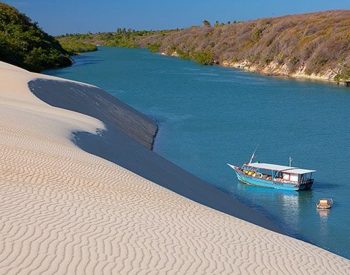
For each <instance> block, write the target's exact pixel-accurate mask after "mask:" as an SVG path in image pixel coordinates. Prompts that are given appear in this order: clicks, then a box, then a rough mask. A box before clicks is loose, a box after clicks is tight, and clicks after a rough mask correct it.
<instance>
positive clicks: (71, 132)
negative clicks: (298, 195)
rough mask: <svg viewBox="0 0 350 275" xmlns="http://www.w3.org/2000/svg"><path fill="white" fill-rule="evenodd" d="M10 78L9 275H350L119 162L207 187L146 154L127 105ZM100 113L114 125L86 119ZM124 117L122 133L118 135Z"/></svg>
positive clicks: (2, 205) (6, 95)
mask: <svg viewBox="0 0 350 275" xmlns="http://www.w3.org/2000/svg"><path fill="white" fill-rule="evenodd" d="M0 72H1V73H0V80H1V81H0V99H1V100H0V105H1V108H0V126H1V128H0V152H1V154H0V159H1V162H0V194H1V199H0V209H1V211H2V212H1V218H2V221H3V222H2V226H1V227H0V233H1V234H0V235H1V236H2V237H1V239H0V240H1V243H2V247H3V250H2V251H0V257H1V259H2V261H1V265H0V273H4V274H8V273H17V274H27V273H29V272H33V273H46V274H67V273H68V274H74V273H78V274H81V273H82V274H125V273H130V272H135V273H136V272H144V273H151V272H159V273H166V272H173V273H181V274H185V273H187V274H204V273H206V274H214V273H216V274H237V273H242V274H249V273H259V274H261V273H275V274H318V273H336V274H348V273H349V272H350V261H349V260H348V259H345V258H343V257H340V256H337V255H335V254H333V253H330V252H328V251H326V250H324V249H321V248H319V247H317V246H314V245H311V244H308V243H305V242H303V241H300V240H297V239H294V238H291V237H288V236H285V235H282V234H279V233H276V232H273V231H270V230H267V229H264V228H262V227H259V226H256V225H254V224H252V223H249V222H246V221H244V220H241V219H238V218H236V217H233V216H230V215H227V214H224V213H222V212H219V211H215V210H213V209H211V208H209V207H206V206H203V205H202V204H199V203H196V202H194V201H192V200H189V199H187V198H185V197H183V196H180V195H178V194H176V193H174V192H172V191H170V190H169V189H167V188H164V187H162V186H160V185H158V184H156V183H154V182H152V181H149V180H148V179H146V178H144V177H141V176H139V175H137V174H135V173H134V172H132V171H130V170H128V169H125V168H123V167H122V166H123V165H121V164H116V161H117V160H118V161H122V160H124V164H127V165H132V166H134V167H135V168H141V169H143V170H142V171H139V172H144V173H145V172H148V173H149V174H148V175H149V176H153V177H160V178H162V175H160V174H159V172H163V173H164V172H165V171H168V172H169V173H170V172H171V171H172V172H173V173H172V174H169V173H166V174H165V176H164V175H163V178H164V180H165V181H166V182H165V183H168V184H175V185H176V186H178V185H180V184H183V185H184V186H183V187H187V188H188V189H187V190H186V191H187V192H190V191H193V189H192V187H193V185H192V184H196V179H195V177H193V176H192V175H190V174H188V173H187V172H185V171H182V169H180V168H176V167H174V165H172V164H171V163H169V162H167V161H166V160H164V159H163V158H161V157H159V156H156V154H155V153H154V152H152V151H150V150H149V149H148V148H147V146H149V144H150V143H149V139H148V138H149V136H150V134H151V133H152V130H154V126H153V124H152V122H151V121H150V120H149V119H148V118H147V117H145V116H143V115H142V114H139V113H138V112H133V111H132V110H131V109H130V107H128V106H121V105H117V106H118V107H121V108H116V107H117V106H111V105H107V106H106V107H109V108H111V109H109V108H101V106H103V102H105V99H106V98H105V97H104V96H103V95H102V94H101V93H99V92H98V88H96V87H94V86H91V85H88V84H83V83H78V82H73V81H68V80H63V79H59V78H54V77H49V76H44V75H39V74H33V73H30V72H28V71H25V70H22V69H19V68H17V67H14V66H11V65H8V64H6V63H1V62H0ZM42 78H44V80H40V81H39V82H38V79H42ZM34 79H36V80H34ZM32 81H36V83H39V85H38V86H35V87H34V90H36V91H35V92H37V93H40V94H41V96H42V97H45V99H46V100H47V101H50V102H51V101H52V102H54V103H55V104H58V105H59V104H62V106H57V107H54V106H51V105H50V104H48V103H45V101H43V100H42V99H40V98H38V97H36V96H35V95H34V94H33V93H32V92H31V90H30V89H29V86H28V83H32V84H33V82H32ZM32 87H33V86H32ZM39 90H40V91H39ZM67 95H69V96H70V97H69V98H67V97H66V96H67ZM101 96H102V98H101ZM91 98H95V101H93V102H91ZM96 103H98V104H96ZM86 104H87V105H86ZM99 104H102V105H99ZM112 105H113V104H112ZM69 106H70V107H71V108H74V110H67V109H68V107H69ZM90 106H94V108H93V110H92V112H93V114H94V115H96V116H98V117H99V118H103V119H104V121H102V120H100V119H96V118H95V117H93V116H91V113H90V115H87V114H84V111H86V112H91V108H90ZM63 107H65V109H63ZM111 110H112V112H110V111H111ZM115 112H117V114H118V115H119V118H118V119H117V120H116V121H115V122H116V123H119V124H118V127H117V126H115V127H114V128H112V127H113V124H112V122H113V121H114V119H115V116H114V115H115V114H116V113H115ZM113 114H114V115H113ZM127 114H128V115H127ZM130 123H131V124H132V125H133V126H132V127H130ZM136 125H139V126H140V127H139V128H135V127H136ZM76 133H79V134H78V136H77V134H76ZM74 137H76V138H74ZM74 141H75V142H74ZM77 144H78V145H79V146H80V147H81V148H83V149H84V150H85V151H84V150H81V149H80V148H79V147H78V146H77ZM86 151H93V152H90V153H88V152H86ZM99 154H100V155H101V156H103V155H104V156H105V157H106V154H107V156H108V155H109V157H111V158H113V159H114V162H113V161H112V162H111V161H108V160H106V159H104V158H102V157H99ZM157 166H158V167H157ZM155 168H157V170H154V169H155ZM185 176H186V177H185ZM186 179H187V180H190V181H186ZM192 180H193V182H192ZM169 181H170V183H169ZM188 182H190V183H191V186H188V184H186V183H188ZM198 184H199V183H198ZM198 186H199V185H198ZM208 188H209V187H208ZM195 191H196V194H197V191H198V190H195ZM199 191H200V190H199ZM213 195H215V194H214V193H211V194H209V196H208V197H209V198H211V199H212V196H213ZM221 203H222V205H225V202H223V201H221ZM233 207H240V205H239V204H236V205H235V206H233ZM242 209H244V206H243V208H242ZM233 210H236V211H239V210H241V209H233Z"/></svg>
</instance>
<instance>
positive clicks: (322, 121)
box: [47, 48, 350, 258]
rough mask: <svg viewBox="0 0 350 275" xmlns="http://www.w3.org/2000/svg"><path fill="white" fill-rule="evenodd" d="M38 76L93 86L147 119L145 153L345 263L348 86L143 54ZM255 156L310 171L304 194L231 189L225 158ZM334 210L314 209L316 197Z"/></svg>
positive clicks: (106, 55) (349, 182) (349, 253)
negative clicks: (153, 136)
mask: <svg viewBox="0 0 350 275" xmlns="http://www.w3.org/2000/svg"><path fill="white" fill-rule="evenodd" d="M75 60H76V64H75V65H74V66H73V67H70V68H65V69H60V70H54V71H48V72H47V73H48V74H52V75H56V76H61V77H64V78H68V79H74V80H79V81H84V82H88V83H93V84H95V85H98V86H100V87H102V88H104V89H105V90H106V91H108V92H110V93H111V94H113V95H115V96H117V97H118V98H120V99H121V100H123V101H125V102H127V103H128V104H130V105H132V106H133V107H135V108H136V109H138V110H140V111H142V112H144V113H146V114H148V115H150V116H152V117H154V118H155V119H156V120H157V121H158V122H159V125H160V131H159V135H158V137H157V140H156V144H155V151H156V152H158V153H159V154H161V155H163V156H164V157H166V158H168V159H169V160H171V161H173V162H175V163H176V164H178V165H180V166H181V167H183V168H185V169H187V170H189V171H191V172H193V173H194V174H196V175H197V176H199V177H201V178H203V179H205V180H207V181H209V182H210V183H212V184H214V185H216V186H217V187H218V188H220V189H223V190H225V191H226V192H228V193H231V194H232V196H238V197H239V198H240V199H241V200H243V201H244V202H245V203H247V204H248V205H250V206H251V207H253V208H256V209H259V210H260V211H266V212H268V213H269V215H271V216H272V217H274V219H275V221H276V222H277V223H279V224H281V225H282V226H283V227H285V228H287V231H289V232H294V234H297V235H298V236H299V237H300V238H301V239H304V240H307V241H309V242H312V243H314V244H316V245H318V246H321V247H323V248H326V249H328V250H331V251H333V252H335V253H337V254H340V255H343V256H345V257H347V258H350V234H349V231H350V215H349V210H350V178H349V177H348V171H349V169H348V166H349V164H350V162H349V160H350V89H349V88H341V87H337V86H333V85H328V84H321V83H313V82H301V81H293V80H283V79H277V78H271V77H263V76H260V75H256V74H251V73H246V72H241V71H237V70H231V69H225V68H220V67H205V66H200V65H197V64H195V63H192V62H190V61H184V60H180V59H176V58H171V57H164V56H160V55H157V54H151V53H149V52H148V51H146V50H140V49H118V48H100V50H99V51H98V52H93V53H87V54H83V55H81V56H78V57H76V58H75ZM258 144H259V149H258V152H257V159H258V160H259V161H264V162H272V163H279V164H286V165H287V164H288V157H289V156H292V157H293V158H294V163H293V165H295V166H300V167H303V168H311V169H316V170H317V173H316V182H315V184H314V188H313V190H312V191H309V192H300V193H298V192H291V191H275V190H270V189H263V188H259V187H250V186H246V185H243V184H241V183H239V182H238V181H237V180H236V178H235V176H234V173H233V171H232V170H230V169H229V167H228V166H227V165H226V163H227V162H231V163H234V164H241V163H243V162H246V161H247V160H248V159H249V157H250V155H251V153H252V151H253V150H254V148H255V147H256V146H257V145H258ZM322 197H332V198H333V199H334V201H335V204H334V207H333V208H332V209H331V210H330V211H329V212H318V211H317V210H316V209H315V203H316V202H317V200H318V199H319V198H322Z"/></svg>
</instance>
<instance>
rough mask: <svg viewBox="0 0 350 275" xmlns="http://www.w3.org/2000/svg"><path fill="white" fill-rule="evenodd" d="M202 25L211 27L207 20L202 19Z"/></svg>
mask: <svg viewBox="0 0 350 275" xmlns="http://www.w3.org/2000/svg"><path fill="white" fill-rule="evenodd" d="M203 26H204V27H211V24H210V22H209V21H208V20H203Z"/></svg>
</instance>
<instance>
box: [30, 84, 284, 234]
mask: <svg viewBox="0 0 350 275" xmlns="http://www.w3.org/2000/svg"><path fill="white" fill-rule="evenodd" d="M72 85H74V84H72V83H69V85H67V83H65V82H62V81H55V80H42V79H36V80H34V81H31V82H29V88H30V90H31V91H32V93H33V94H34V95H35V96H37V97H38V98H39V99H41V100H43V101H44V102H46V103H47V104H49V105H51V106H54V107H58V108H64V109H67V110H70V111H76V112H79V113H82V114H85V115H92V116H93V117H94V118H96V119H99V120H101V121H102V122H103V123H104V125H105V126H106V129H105V130H104V131H103V132H101V133H100V135H98V136H96V135H93V134H87V133H84V132H76V133H75V134H74V141H75V144H76V145H77V146H78V147H80V148H81V149H83V150H84V151H86V152H89V153H91V154H93V155H97V156H100V157H102V158H104V159H106V160H108V161H111V162H113V163H115V164H118V165H121V166H122V167H124V168H126V169H128V170H130V171H132V172H134V173H136V174H138V175H140V176H142V177H144V178H146V179H148V180H150V181H152V182H155V183H157V184H159V185H160V186H163V187H165V188H167V189H169V190H172V191H174V192H176V193H177V194H179V195H182V196H184V197H186V198H189V199H191V200H193V201H195V202H198V203H201V204H203V205H205V206H208V207H211V208H213V209H216V210H218V211H221V212H223V213H226V214H229V215H231V216H234V217H237V218H240V219H243V220H246V221H248V222H251V223H254V224H257V225H259V226H262V227H264V228H267V229H269V230H272V231H275V232H279V233H285V234H286V235H287V233H286V232H282V230H281V228H279V226H277V225H276V224H275V223H274V222H272V221H271V220H269V219H268V218H266V216H265V215H263V214H261V213H258V212H257V211H255V210H253V209H251V208H249V207H247V206H246V205H244V204H243V203H242V202H240V201H238V200H237V199H236V198H234V197H232V196H230V194H228V193H226V192H224V191H221V190H220V189H218V188H216V187H215V186H213V185H211V184H209V183H207V182H205V181H204V180H201V179H200V178H198V177H196V176H194V175H192V174H191V173H190V172H187V171H185V170H183V169H182V168H180V167H178V166H177V165H175V164H173V163H172V162H170V161H168V160H166V159H164V158H163V157H161V156H160V155H158V154H156V153H155V152H153V151H152V148H153V145H154V142H155V138H154V137H155V136H156V133H157V132H158V126H155V123H154V122H153V121H152V122H153V125H152V127H153V128H152V131H150V132H148V133H147V134H148V135H149V137H148V138H147V140H149V141H148V143H147V144H146V146H140V144H138V142H137V139H134V140H133V141H131V140H129V139H128V138H127V136H126V135H125V130H124V131H123V129H122V131H121V130H120V129H119V127H118V126H117V127H115V126H114V125H113V123H111V121H109V118H108V117H107V116H104V115H99V114H97V115H96V114H92V113H91V110H89V108H84V109H83V108H77V106H73V105H71V104H69V102H70V101H71V100H70V98H69V97H70V96H69V94H71V93H72V91H71V88H72ZM77 89H80V90H82V91H83V92H84V93H87V94H89V93H90V94H91V93H97V94H98V97H99V98H101V97H105V96H106V97H107V98H108V103H107V101H106V103H107V104H108V105H109V104H116V105H119V104H120V103H121V102H120V101H119V100H118V99H116V98H115V97H113V96H111V95H110V94H108V93H107V92H105V91H103V90H102V89H99V88H96V87H91V88H90V87H84V86H80V85H78V86H77V87H75V88H74V90H77ZM111 97H113V98H114V100H112V99H111ZM90 100H94V97H91V98H90ZM122 104H124V103H122ZM118 107H119V106H116V108H118ZM90 108H92V109H93V108H94V106H90ZM104 108H106V107H104ZM133 112H134V113H139V112H138V111H136V110H133ZM142 116H144V115H143V114H142ZM121 118H122V117H121ZM135 119H136V118H135ZM132 120H133V119H132ZM137 127H144V126H143V125H138V126H137ZM151 137H153V141H150V139H151ZM135 141H136V142H135ZM113 143H119V144H123V146H120V147H115V146H113ZM143 145H145V144H143ZM96 147H97V148H98V150H96V149H95V148H96ZM145 148H146V149H145ZM126 155H132V156H133V157H125V156H126ZM145 163H147V167H146V168H145V165H144V164H145ZM169 179H172V180H169Z"/></svg>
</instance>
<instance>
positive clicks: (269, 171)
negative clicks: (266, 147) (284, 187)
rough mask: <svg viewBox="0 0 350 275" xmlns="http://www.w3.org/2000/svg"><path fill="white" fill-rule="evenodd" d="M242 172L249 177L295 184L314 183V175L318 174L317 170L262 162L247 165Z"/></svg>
mask: <svg viewBox="0 0 350 275" xmlns="http://www.w3.org/2000/svg"><path fill="white" fill-rule="evenodd" d="M242 170H243V172H244V173H245V174H246V175H249V176H253V177H259V178H263V179H266V180H272V181H280V182H291V183H295V184H301V183H308V182H311V181H313V179H312V174H313V173H314V172H316V171H315V170H307V169H300V168H297V167H291V166H284V165H276V164H270V163H260V162H253V163H247V164H245V165H243V166H242Z"/></svg>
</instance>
